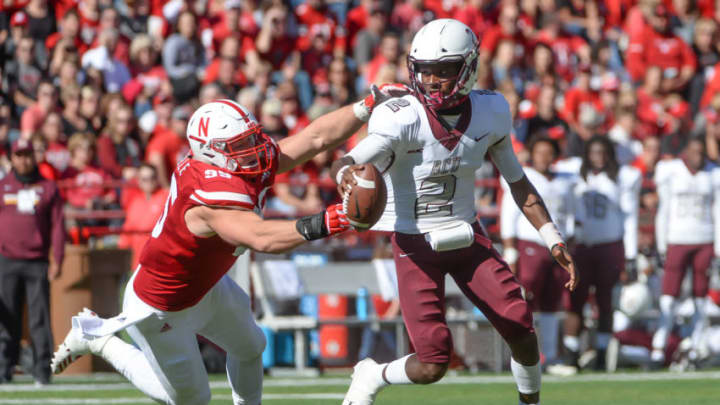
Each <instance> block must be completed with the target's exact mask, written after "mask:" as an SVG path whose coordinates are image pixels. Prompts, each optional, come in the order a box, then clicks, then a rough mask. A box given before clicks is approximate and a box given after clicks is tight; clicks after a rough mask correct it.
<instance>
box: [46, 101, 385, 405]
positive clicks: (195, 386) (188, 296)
mask: <svg viewBox="0 0 720 405" xmlns="http://www.w3.org/2000/svg"><path fill="white" fill-rule="evenodd" d="M382 97H384V95H383V93H381V92H379V91H378V89H377V88H373V89H372V94H371V95H370V96H368V97H367V98H366V99H365V100H363V101H360V102H359V103H356V104H355V105H353V106H347V107H344V108H341V109H339V110H337V111H334V112H332V113H329V114H327V115H325V116H323V117H320V118H318V119H317V120H315V121H314V122H313V123H312V124H310V125H309V126H308V127H307V128H305V129H304V130H303V131H302V132H300V133H299V134H297V135H295V136H291V137H288V138H285V139H283V140H281V141H280V142H279V143H278V144H275V143H274V142H273V141H272V140H271V139H270V138H269V137H268V136H266V135H265V134H264V133H263V132H262V128H261V127H260V125H259V124H258V122H257V120H256V119H255V117H253V115H252V114H251V113H249V112H248V110H247V109H246V108H244V107H242V106H241V105H239V104H237V103H235V102H234V101H231V100H215V101H212V102H210V103H207V104H205V105H203V106H201V107H200V108H199V109H198V110H197V111H195V113H194V114H193V116H192V117H191V118H190V121H189V122H188V127H187V139H188V142H189V144H190V149H191V155H190V156H189V157H188V158H186V159H185V160H183V161H182V162H181V163H180V164H178V166H177V168H176V169H175V171H174V173H173V175H172V178H171V184H170V195H169V197H168V199H167V202H166V205H165V210H164V212H163V214H162V216H161V217H160V219H159V220H158V222H157V224H156V225H155V228H154V229H153V230H152V234H151V238H150V240H149V241H148V243H147V244H146V245H145V247H144V248H143V251H142V253H141V255H140V260H139V265H138V268H137V270H136V271H135V273H134V275H133V276H132V278H131V279H130V281H129V282H128V285H127V287H126V290H125V297H124V302H123V311H122V313H121V314H120V315H118V316H116V317H114V318H110V319H107V320H104V319H101V318H99V317H97V315H95V314H94V313H93V312H92V311H90V310H87V309H86V310H85V311H83V312H81V313H80V314H79V315H78V316H76V317H73V320H72V323H73V327H72V329H71V331H70V333H69V334H68V335H67V337H66V338H65V340H64V342H63V343H62V344H61V345H60V347H59V348H58V350H57V352H56V353H55V355H54V357H53V361H52V369H53V371H54V372H55V373H59V372H62V371H63V370H64V369H65V368H66V367H67V366H68V365H69V364H70V363H72V362H73V361H75V360H76V359H77V358H78V357H80V356H81V355H84V354H88V353H92V354H94V355H97V356H101V357H102V358H104V359H105V360H107V361H108V362H109V363H110V364H112V365H113V366H114V367H115V368H116V369H117V370H118V371H119V372H120V373H121V374H122V375H124V376H125V377H126V378H127V379H128V380H130V381H131V382H132V383H133V384H134V385H135V386H136V387H137V388H138V389H140V390H141V391H142V392H143V393H145V394H146V395H148V396H149V397H150V398H152V399H154V400H156V401H158V402H161V403H164V404H171V405H179V404H183V405H184V404H188V405H195V404H198V405H204V404H207V403H209V402H210V388H209V385H208V377H207V372H206V370H205V367H204V365H203V362H202V358H201V355H200V351H199V349H198V345H197V340H196V334H199V335H202V336H204V337H205V338H207V339H209V340H210V341H212V342H213V343H215V344H216V345H218V346H220V347H221V348H222V349H224V350H225V351H226V352H227V367H226V368H227V376H228V380H229V382H230V386H231V388H232V397H233V403H234V404H236V405H240V404H243V405H258V404H260V401H261V394H262V377H263V367H262V359H261V354H262V352H263V349H264V348H265V338H264V335H263V333H262V331H261V330H260V328H259V327H258V326H257V325H256V324H255V321H254V319H253V314H252V312H251V309H250V300H249V298H248V296H247V294H246V293H245V292H244V291H243V290H242V289H241V288H240V287H239V286H238V285H237V284H236V283H235V282H234V281H233V280H232V279H230V278H229V277H228V276H226V275H225V273H226V272H227V271H228V269H229V268H230V267H231V266H232V264H233V263H234V261H235V259H236V257H237V256H238V254H240V253H242V252H243V251H244V250H245V249H253V250H256V251H261V252H270V253H273V252H283V251H287V250H289V249H292V248H294V247H295V246H298V245H300V244H302V243H303V242H305V241H308V240H314V239H319V238H323V237H326V236H329V235H333V234H336V233H339V232H342V231H344V230H346V229H348V228H349V223H348V221H347V217H346V216H345V214H344V212H343V211H342V206H341V205H340V204H338V205H334V206H331V207H328V208H327V209H326V210H325V211H324V212H321V213H318V214H316V215H311V216H307V217H303V218H300V219H298V220H296V221H290V220H264V219H263V218H262V217H261V216H260V215H261V212H262V209H263V205H264V203H265V196H266V193H267V191H268V189H269V187H270V186H272V184H273V180H274V177H275V174H276V173H278V172H285V171H287V170H290V169H291V168H293V167H295V166H297V165H299V164H302V163H304V162H306V161H307V160H309V159H310V158H311V157H312V156H314V155H315V154H317V153H318V152H320V151H323V150H326V149H329V148H331V147H337V146H338V145H339V144H340V143H341V142H343V141H344V140H345V139H346V138H348V137H349V136H350V135H351V134H353V133H354V132H356V131H357V130H358V129H359V128H360V127H361V126H362V125H363V122H364V121H366V120H367V119H368V118H369V116H370V112H371V110H372V106H373V103H375V102H376V101H380V100H382ZM122 329H126V330H127V332H128V333H129V334H130V336H131V337H132V339H133V341H134V342H135V344H136V345H137V348H136V347H135V346H132V345H129V344H127V343H125V342H123V341H122V340H120V339H119V338H118V337H115V336H114V335H113V333H114V332H116V331H118V330H122Z"/></svg>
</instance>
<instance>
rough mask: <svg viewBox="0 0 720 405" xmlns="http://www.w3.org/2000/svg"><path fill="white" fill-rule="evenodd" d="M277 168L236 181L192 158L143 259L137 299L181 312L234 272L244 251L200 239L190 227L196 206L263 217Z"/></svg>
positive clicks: (175, 180)
mask: <svg viewBox="0 0 720 405" xmlns="http://www.w3.org/2000/svg"><path fill="white" fill-rule="evenodd" d="M276 168H277V159H274V164H273V168H272V170H270V171H269V172H268V173H266V174H265V175H262V176H257V177H256V178H254V179H253V178H247V177H241V176H234V175H231V174H230V173H228V172H226V171H224V170H223V169H221V168H219V167H216V166H213V165H209V164H207V163H203V162H200V161H198V160H194V159H191V158H187V159H185V160H184V161H182V162H181V163H180V164H179V165H178V166H177V168H176V169H175V172H174V173H173V175H172V179H171V182H170V195H169V196H168V199H167V202H166V203H165V210H164V212H163V214H162V216H161V217H160V219H159V220H158V222H157V224H156V225H155V228H154V229H153V231H152V234H151V238H150V240H149V241H148V242H147V243H146V244H145V247H144V248H143V250H142V253H141V254H140V270H139V272H138V274H137V276H136V278H135V283H134V288H135V293H136V294H137V295H138V297H140V299H142V300H143V301H145V302H146V303H147V304H148V305H151V306H153V307H155V308H158V309H161V310H164V311H179V310H182V309H184V308H187V307H190V306H192V305H194V304H196V303H197V302H198V301H200V299H201V298H202V297H203V296H204V295H205V294H206V293H207V292H208V291H209V290H210V288H212V286H213V285H215V283H216V282H217V281H218V280H220V278H221V277H222V276H223V275H224V274H225V273H226V272H227V271H228V270H229V269H230V267H231V266H232V264H233V263H234V262H235V259H236V258H237V256H238V255H239V254H241V253H243V252H244V251H245V248H243V247H235V246H232V245H230V244H228V243H226V242H225V241H223V240H222V239H221V238H220V237H219V236H217V235H214V236H211V237H206V238H203V237H198V236H195V235H193V234H192V233H190V231H189V230H188V228H187V226H186V225H185V212H186V211H187V210H189V209H190V208H193V207H195V206H201V205H205V206H209V207H220V208H229V209H243V210H251V211H255V212H256V213H258V214H260V213H261V212H262V208H263V205H264V204H265V195H266V192H267V191H268V189H269V187H270V186H271V185H272V182H273V180H274V176H275V170H276Z"/></svg>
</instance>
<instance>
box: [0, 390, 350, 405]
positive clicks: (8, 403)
mask: <svg viewBox="0 0 720 405" xmlns="http://www.w3.org/2000/svg"><path fill="white" fill-rule="evenodd" d="M344 397H345V394H327V393H317V394H265V395H263V401H265V400H268V401H271V400H301V399H315V400H323V399H325V400H341V399H343V398H344ZM212 399H214V400H221V401H227V400H232V396H230V395H213V396H212ZM155 403H157V402H155V401H153V400H151V399H148V398H101V399H100V398H99V399H82V398H35V399H22V398H19V399H0V404H2V405H44V404H47V405H103V404H112V405H116V404H155Z"/></svg>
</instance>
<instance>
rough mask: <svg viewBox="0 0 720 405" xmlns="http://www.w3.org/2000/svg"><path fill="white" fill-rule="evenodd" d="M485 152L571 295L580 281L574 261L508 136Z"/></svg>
mask: <svg viewBox="0 0 720 405" xmlns="http://www.w3.org/2000/svg"><path fill="white" fill-rule="evenodd" d="M488 151H489V152H490V156H491V157H492V160H493V162H495V165H496V166H497V167H498V170H500V174H502V176H503V177H504V178H505V180H506V181H507V182H508V185H509V187H510V192H511V193H512V196H513V199H514V200H515V203H516V204H517V206H518V207H519V208H520V211H522V213H523V214H524V215H525V217H527V219H528V220H529V221H530V223H531V224H532V225H533V226H534V227H535V229H537V230H538V232H540V236H542V238H543V240H544V241H545V243H546V244H547V246H548V249H550V253H551V254H552V255H553V257H554V258H555V260H556V261H557V262H558V263H559V264H560V265H561V266H562V267H563V268H564V269H565V271H567V272H568V274H570V281H568V282H567V283H565V287H566V288H567V289H569V290H570V291H573V290H574V289H575V287H576V286H577V283H578V281H579V280H578V277H577V274H576V272H575V263H574V262H573V258H572V256H571V255H570V252H568V249H567V245H566V244H565V242H564V241H563V238H562V235H560V232H559V231H558V229H557V227H556V226H555V224H554V223H553V222H552V218H551V217H550V213H549V212H548V210H547V207H545V202H543V199H542V197H540V194H539V193H538V192H537V190H536V189H535V187H534V186H533V185H532V183H530V180H528V178H527V176H525V172H524V171H523V170H522V166H520V162H518V160H517V156H515V152H513V149H512V143H511V141H510V136H509V135H506V136H504V137H503V138H502V139H501V140H500V141H499V142H497V143H495V144H494V145H493V146H491V147H490V149H489V150H488Z"/></svg>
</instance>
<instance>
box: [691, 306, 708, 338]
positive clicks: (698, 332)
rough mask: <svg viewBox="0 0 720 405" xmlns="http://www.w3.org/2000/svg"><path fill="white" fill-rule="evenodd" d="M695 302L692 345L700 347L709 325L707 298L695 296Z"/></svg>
mask: <svg viewBox="0 0 720 405" xmlns="http://www.w3.org/2000/svg"><path fill="white" fill-rule="evenodd" d="M693 302H694V304H695V314H693V317H692V325H693V331H692V335H691V336H692V347H693V349H697V348H699V347H700V343H701V341H702V337H703V334H704V333H705V329H706V327H707V311H706V304H707V300H705V298H704V297H702V298H701V297H695V298H693Z"/></svg>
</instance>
